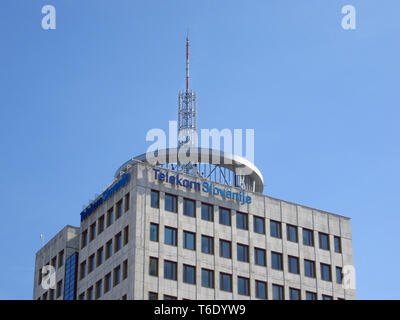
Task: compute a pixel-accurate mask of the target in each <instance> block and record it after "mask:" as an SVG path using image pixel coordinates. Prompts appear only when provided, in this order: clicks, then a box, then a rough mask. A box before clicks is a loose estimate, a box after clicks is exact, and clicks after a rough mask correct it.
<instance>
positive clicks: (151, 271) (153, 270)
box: [149, 257, 158, 277]
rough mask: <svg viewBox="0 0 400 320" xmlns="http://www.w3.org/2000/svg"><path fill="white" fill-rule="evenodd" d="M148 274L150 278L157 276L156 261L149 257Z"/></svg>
mask: <svg viewBox="0 0 400 320" xmlns="http://www.w3.org/2000/svg"><path fill="white" fill-rule="evenodd" d="M149 274H150V275H151V276H156V277H157V276H158V259H157V258H152V257H150V265H149Z"/></svg>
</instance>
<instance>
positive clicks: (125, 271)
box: [122, 260, 128, 280]
mask: <svg viewBox="0 0 400 320" xmlns="http://www.w3.org/2000/svg"><path fill="white" fill-rule="evenodd" d="M126 278H128V260H125V261H124V262H122V280H125V279H126Z"/></svg>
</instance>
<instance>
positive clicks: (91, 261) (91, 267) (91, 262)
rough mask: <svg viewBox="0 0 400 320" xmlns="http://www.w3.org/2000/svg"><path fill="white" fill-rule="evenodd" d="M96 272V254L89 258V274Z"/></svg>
mask: <svg viewBox="0 0 400 320" xmlns="http://www.w3.org/2000/svg"><path fill="white" fill-rule="evenodd" d="M93 270H94V254H92V255H91V256H90V257H89V270H88V273H91V272H92V271H93Z"/></svg>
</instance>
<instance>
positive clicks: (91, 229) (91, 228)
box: [89, 222, 96, 241]
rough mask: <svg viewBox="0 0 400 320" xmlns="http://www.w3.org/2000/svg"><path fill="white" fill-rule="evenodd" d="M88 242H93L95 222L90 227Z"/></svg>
mask: <svg viewBox="0 0 400 320" xmlns="http://www.w3.org/2000/svg"><path fill="white" fill-rule="evenodd" d="M89 230H90V232H89V241H93V240H94V238H95V237H96V222H95V223H92V224H91V225H90V229H89Z"/></svg>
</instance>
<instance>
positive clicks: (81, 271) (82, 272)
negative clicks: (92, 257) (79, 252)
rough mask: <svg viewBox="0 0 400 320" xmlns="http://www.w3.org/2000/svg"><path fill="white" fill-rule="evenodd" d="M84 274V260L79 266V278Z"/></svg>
mask: <svg viewBox="0 0 400 320" xmlns="http://www.w3.org/2000/svg"><path fill="white" fill-rule="evenodd" d="M85 276H86V260H85V261H83V262H81V264H80V266H79V280H81V279H83V278H84V277H85Z"/></svg>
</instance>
